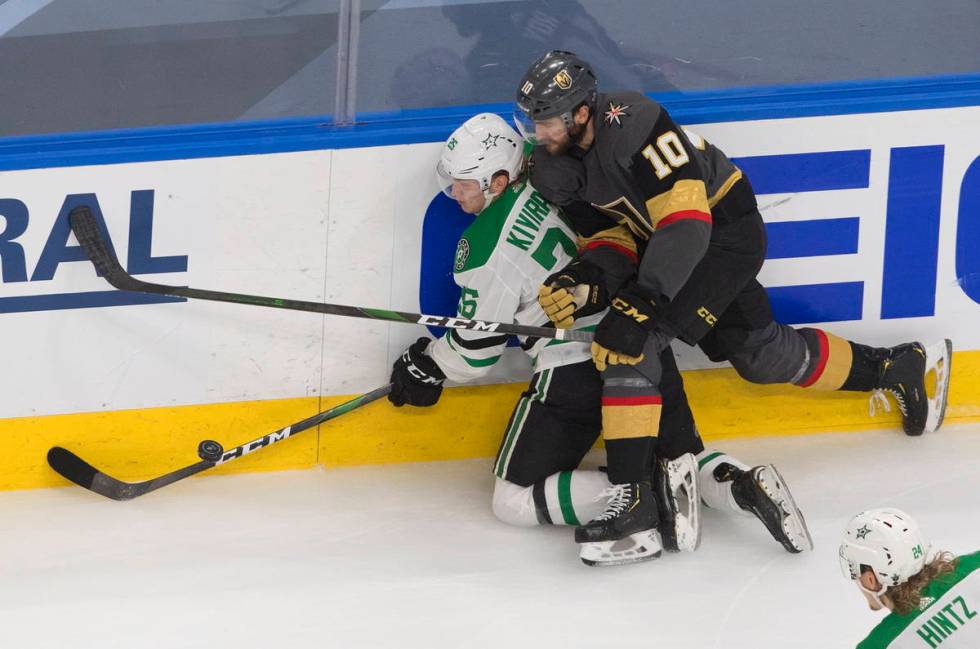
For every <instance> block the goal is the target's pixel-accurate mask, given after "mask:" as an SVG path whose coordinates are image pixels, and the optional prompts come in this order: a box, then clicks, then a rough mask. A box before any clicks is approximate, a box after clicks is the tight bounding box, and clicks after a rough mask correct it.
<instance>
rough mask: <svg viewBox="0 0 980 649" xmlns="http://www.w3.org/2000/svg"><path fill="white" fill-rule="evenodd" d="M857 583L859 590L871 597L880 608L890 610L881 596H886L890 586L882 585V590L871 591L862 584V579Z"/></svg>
mask: <svg viewBox="0 0 980 649" xmlns="http://www.w3.org/2000/svg"><path fill="white" fill-rule="evenodd" d="M856 581H857V584H858V588H860V589H861V590H862V591H864V592H865V593H867V594H868V595H870V596H871V599H873V600H874V601H875V603H877V604H878V606H880V607H881V608H888V606H887V605H886V604H885V603H884V602H883V601H881V596H882V595H884V594H885V591H886V590H888V586H886V585H884V584H882V585H881V588H880V589H878V590H871V589H870V588H865V586H864V584H862V583H861V580H860V579H857V580H856Z"/></svg>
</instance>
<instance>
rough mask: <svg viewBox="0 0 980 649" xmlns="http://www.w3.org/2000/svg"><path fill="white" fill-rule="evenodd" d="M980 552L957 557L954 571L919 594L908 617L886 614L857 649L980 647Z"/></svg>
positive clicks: (963, 648) (962, 648)
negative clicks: (916, 606) (919, 597)
mask: <svg viewBox="0 0 980 649" xmlns="http://www.w3.org/2000/svg"><path fill="white" fill-rule="evenodd" d="M978 568H980V552H974V553H973V554H966V555H963V556H961V557H959V562H958V564H957V566H956V570H955V571H953V572H952V573H951V574H949V575H946V576H943V577H939V578H937V579H936V580H935V581H933V582H931V583H930V584H929V585H928V586H926V587H925V588H924V589H923V590H922V604H921V605H920V607H919V609H918V610H915V611H912V612H911V613H909V614H908V615H897V614H895V613H891V614H889V615H888V616H887V617H886V618H885V619H884V620H882V621H881V624H879V625H878V626H876V627H875V628H874V630H873V631H872V632H871V633H870V634H869V635H868V637H867V638H865V640H864V641H863V642H861V643H860V644H859V645H858V649H938V648H939V647H942V649H976V648H977V647H980V570H978Z"/></svg>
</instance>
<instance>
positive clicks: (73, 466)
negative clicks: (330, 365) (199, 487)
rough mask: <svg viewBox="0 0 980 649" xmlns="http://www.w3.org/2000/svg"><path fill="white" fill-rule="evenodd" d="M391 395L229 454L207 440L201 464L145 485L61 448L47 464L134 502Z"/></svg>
mask: <svg viewBox="0 0 980 649" xmlns="http://www.w3.org/2000/svg"><path fill="white" fill-rule="evenodd" d="M389 392H391V384H388V385H384V386H382V387H380V388H377V389H375V390H371V391H370V392H368V393H365V394H362V395H361V396H359V397H356V398H354V399H351V400H350V401H345V402H344V403H342V404H340V405H337V406H334V407H333V408H330V409H329V410H324V411H323V412H320V413H317V414H315V415H313V416H312V417H309V418H307V419H304V420H303V421H299V422H296V423H295V424H291V425H289V426H286V427H285V428H283V429H280V430H277V431H275V432H272V433H269V434H268V435H263V436H262V437H259V438H258V439H253V440H252V441H251V442H246V443H245V444H242V445H241V446H236V447H235V448H233V449H231V450H229V451H225V450H224V449H223V448H222V447H221V444H219V443H218V442H215V441H212V440H209V439H206V440H204V441H202V442H201V443H200V445H199V446H198V448H197V454H198V455H199V456H200V457H201V461H200V462H197V463H195V464H191V465H189V466H185V467H184V468H182V469H177V470H176V471H171V472H170V473H166V474H164V475H162V476H159V477H157V478H153V479H151V480H146V481H144V482H123V481H122V480H117V479H116V478H113V477H112V476H111V475H108V474H106V473H103V472H101V471H99V470H98V469H96V468H95V467H94V466H92V465H91V464H89V463H88V462H86V461H85V460H83V459H82V458H80V457H78V456H77V455H75V454H74V453H72V452H71V451H69V450H67V449H64V448H61V447H60V446H54V447H52V448H51V449H50V450H48V464H49V465H51V468H52V469H54V470H55V471H57V472H58V473H59V474H61V476H62V477H64V478H66V479H68V480H70V481H72V482H74V483H75V484H77V485H78V486H79V487H84V488H85V489H88V490H89V491H94V492H95V493H97V494H99V495H101V496H105V497H106V498H112V499H113V500H132V499H133V498H137V497H139V496H142V495H143V494H147V493H149V492H151V491H156V490H157V489H159V488H160V487H166V486H167V485H168V484H173V483H174V482H177V481H178V480H183V479H184V478H187V477H190V476H192V475H194V474H197V473H200V472H201V471H207V470H208V469H210V468H213V467H216V466H218V465H220V464H225V463H227V462H231V461H232V460H236V459H238V458H240V457H242V456H243V455H248V454H249V453H251V452H253V451H257V450H259V449H260V448H265V447H266V446H271V445H273V444H275V443H276V442H281V441H282V440H284V439H287V438H289V437H292V436H293V435H295V434H296V433H300V432H302V431H304V430H306V429H308V428H313V427H314V426H316V425H318V424H321V423H323V422H325V421H327V420H328V419H333V418H334V417H339V416H340V415H343V414H345V413H348V412H350V411H351V410H354V409H355V408H360V407H361V406H363V405H365V404H368V403H371V402H372V401H374V400H376V399H380V398H381V397H383V396H385V395H386V394H388V393H389Z"/></svg>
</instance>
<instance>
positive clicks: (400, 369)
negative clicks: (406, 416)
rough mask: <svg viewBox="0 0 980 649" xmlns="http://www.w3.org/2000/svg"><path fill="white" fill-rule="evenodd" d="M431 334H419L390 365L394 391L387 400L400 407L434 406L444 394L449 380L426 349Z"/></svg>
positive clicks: (392, 390) (392, 389)
mask: <svg viewBox="0 0 980 649" xmlns="http://www.w3.org/2000/svg"><path fill="white" fill-rule="evenodd" d="M428 346H429V339H428V338H419V339H418V340H416V341H415V343H413V344H412V346H411V347H409V348H408V349H406V350H405V353H403V354H402V355H401V356H400V357H399V358H398V360H397V361H395V364H394V365H393V366H392V368H391V392H390V393H389V394H388V401H390V402H391V403H393V404H394V405H396V406H398V407H401V406H404V405H405V404H406V403H407V404H408V405H410V406H419V407H426V406H434V405H436V402H437V401H439V397H440V396H441V395H442V383H443V381H445V380H446V375H445V374H443V372H442V370H440V369H439V366H438V365H436V362H435V361H434V360H432V358H430V357H429V356H428V355H426V353H425V349H426V347H428Z"/></svg>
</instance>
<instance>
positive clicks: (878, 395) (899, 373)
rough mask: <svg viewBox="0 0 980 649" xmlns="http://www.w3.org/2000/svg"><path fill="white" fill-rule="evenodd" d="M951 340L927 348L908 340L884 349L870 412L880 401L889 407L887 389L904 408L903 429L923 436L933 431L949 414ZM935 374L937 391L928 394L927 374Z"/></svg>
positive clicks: (873, 410) (899, 406)
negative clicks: (947, 413)
mask: <svg viewBox="0 0 980 649" xmlns="http://www.w3.org/2000/svg"><path fill="white" fill-rule="evenodd" d="M952 347H953V345H952V343H951V342H950V341H949V340H945V341H943V342H941V343H937V344H935V345H931V346H930V347H929V348H928V349H927V348H926V347H924V346H923V345H922V343H918V342H915V343H906V344H904V345H898V346H897V347H891V348H889V349H887V350H883V351H884V352H885V354H883V358H882V359H881V361H880V364H879V366H878V381H877V382H876V384H875V390H874V392H873V393H872V395H871V414H872V415H874V413H875V410H876V408H877V405H878V404H880V405H882V406H883V407H884V409H885V410H886V411H888V410H890V408H889V406H888V399H887V398H886V397H885V395H884V393H885V392H890V393H891V395H892V396H893V397H894V398H895V401H896V402H897V403H898V409H899V410H901V411H902V428H903V429H904V430H905V434H906V435H921V434H922V433H923V431H926V430H929V431H934V430H936V429H937V428H939V426H940V425H941V424H942V422H943V417H944V416H945V414H946V390H947V388H948V386H949V368H950V361H951V357H952ZM930 371H935V373H936V387H935V390H934V392H935V394H934V396H933V397H932V398H930V397H929V395H928V394H927V393H926V374H927V373H928V372H930Z"/></svg>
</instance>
